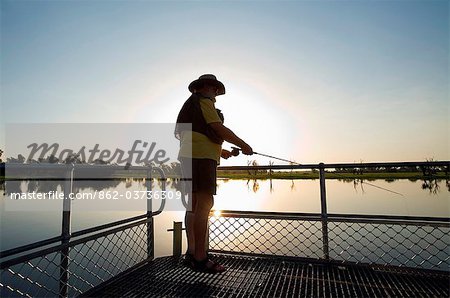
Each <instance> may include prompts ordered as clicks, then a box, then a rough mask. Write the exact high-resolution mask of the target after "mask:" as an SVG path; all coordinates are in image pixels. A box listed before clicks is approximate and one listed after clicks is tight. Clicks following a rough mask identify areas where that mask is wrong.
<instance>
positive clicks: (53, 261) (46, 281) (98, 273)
mask: <svg viewBox="0 0 450 298" xmlns="http://www.w3.org/2000/svg"><path fill="white" fill-rule="evenodd" d="M142 217H144V218H145V219H141V218H142ZM134 219H137V221H136V220H130V223H127V224H125V225H114V224H109V225H108V229H107V230H106V231H101V232H98V233H95V234H92V233H91V234H89V233H88V232H89V231H85V232H83V231H81V232H78V233H77V234H78V235H79V236H81V235H83V238H79V239H74V240H71V241H70V242H67V243H64V244H60V245H57V246H53V247H49V248H45V249H42V250H39V251H36V252H34V253H29V254H27V255H24V256H19V257H14V258H13V259H9V260H6V261H3V260H2V264H1V279H0V280H1V296H2V297H10V296H26V297H49V296H50V297H54V296H71V297H72V296H77V295H79V294H81V293H83V292H85V291H86V290H88V289H90V288H92V287H95V286H97V285H99V284H100V283H102V282H104V281H106V280H108V279H110V278H112V277H114V276H116V275H117V274H119V273H120V272H122V271H124V270H126V269H128V268H130V267H132V266H134V265H136V264H138V263H140V262H143V261H145V260H147V257H148V255H149V254H150V255H152V253H153V252H152V249H153V244H152V243H151V242H149V241H151V237H150V238H149V237H147V236H148V234H147V231H148V230H149V228H151V229H152V227H149V225H151V224H152V220H153V218H152V217H149V218H147V216H139V217H136V218H134ZM123 222H124V221H121V223H123ZM86 235H87V236H86ZM74 238H76V237H74Z"/></svg>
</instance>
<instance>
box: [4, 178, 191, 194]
mask: <svg viewBox="0 0 450 298" xmlns="http://www.w3.org/2000/svg"><path fill="white" fill-rule="evenodd" d="M145 181H146V179H145V178H126V179H106V180H74V181H73V184H72V192H73V193H81V192H87V191H101V190H108V189H116V188H117V187H118V186H119V184H121V183H124V184H125V188H131V187H133V185H136V184H137V185H138V186H144V185H145ZM151 181H152V182H151V187H152V189H153V188H155V187H157V188H159V189H161V187H162V183H163V181H162V180H161V179H152V180H151ZM64 184H65V181H63V180H7V181H5V180H0V190H2V191H3V195H7V196H10V195H11V194H13V193H31V192H35V193H48V192H50V191H63V190H64ZM166 188H167V189H174V190H178V191H181V189H182V183H181V181H180V179H167V180H166Z"/></svg>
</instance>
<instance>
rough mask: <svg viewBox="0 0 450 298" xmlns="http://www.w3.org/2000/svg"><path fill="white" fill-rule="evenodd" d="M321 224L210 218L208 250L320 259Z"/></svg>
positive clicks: (310, 221)
mask: <svg viewBox="0 0 450 298" xmlns="http://www.w3.org/2000/svg"><path fill="white" fill-rule="evenodd" d="M320 230H321V223H320V222H318V221H314V220H293V219H268V218H245V217H241V218H236V217H211V218H210V226H209V248H210V249H212V250H217V251H219V250H220V251H228V252H245V253H255V254H267V255H279V256H298V257H309V258H320V257H321V255H322V234H321V232H320Z"/></svg>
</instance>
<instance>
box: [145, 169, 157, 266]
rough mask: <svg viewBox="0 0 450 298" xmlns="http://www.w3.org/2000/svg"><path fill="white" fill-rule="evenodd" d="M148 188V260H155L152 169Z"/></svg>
mask: <svg viewBox="0 0 450 298" xmlns="http://www.w3.org/2000/svg"><path fill="white" fill-rule="evenodd" d="M145 185H146V187H147V219H148V221H147V259H149V260H153V258H154V257H155V239H154V232H153V207H152V197H153V196H152V167H149V169H147V175H146V178H145Z"/></svg>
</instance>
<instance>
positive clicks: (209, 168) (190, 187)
mask: <svg viewBox="0 0 450 298" xmlns="http://www.w3.org/2000/svg"><path fill="white" fill-rule="evenodd" d="M180 162H181V172H182V180H184V183H183V184H184V193H185V194H187V193H189V192H206V193H209V194H212V195H215V194H216V185H217V184H216V183H217V182H216V179H217V161H215V160H213V159H206V158H205V159H201V158H184V157H182V158H180ZM191 170H192V171H191Z"/></svg>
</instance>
